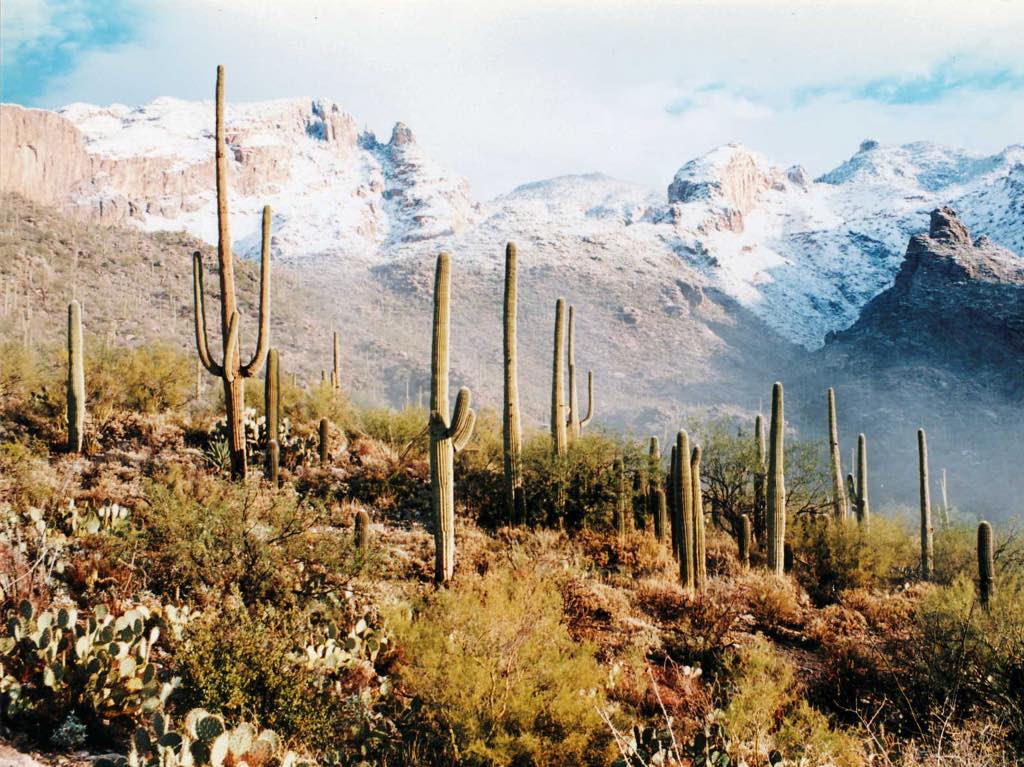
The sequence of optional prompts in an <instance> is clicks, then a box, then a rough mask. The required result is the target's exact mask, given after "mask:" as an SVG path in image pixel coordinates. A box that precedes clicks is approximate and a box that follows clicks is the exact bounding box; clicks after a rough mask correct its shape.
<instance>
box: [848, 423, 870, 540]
mask: <svg viewBox="0 0 1024 767" xmlns="http://www.w3.org/2000/svg"><path fill="white" fill-rule="evenodd" d="M846 491H847V493H849V495H850V503H852V504H853V508H854V511H855V512H856V514H857V524H859V525H861V526H862V527H867V526H868V524H869V523H870V522H871V507H870V505H869V504H868V439H867V437H865V436H864V435H863V434H858V435H857V480H856V482H854V479H853V474H847V475H846Z"/></svg>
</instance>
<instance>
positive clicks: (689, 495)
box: [673, 431, 695, 589]
mask: <svg viewBox="0 0 1024 767" xmlns="http://www.w3.org/2000/svg"><path fill="white" fill-rule="evenodd" d="M675 464H676V471H675V488H676V489H675V493H674V495H675V498H674V499H673V500H674V501H675V509H674V510H673V516H675V517H676V518H677V519H678V520H679V522H678V525H679V531H680V538H679V581H680V583H682V585H683V588H686V589H691V588H693V585H694V578H695V575H694V557H693V541H694V530H693V477H692V474H691V471H690V438H689V436H688V435H687V434H686V432H685V431H680V432H679V433H678V434H676V455H675Z"/></svg>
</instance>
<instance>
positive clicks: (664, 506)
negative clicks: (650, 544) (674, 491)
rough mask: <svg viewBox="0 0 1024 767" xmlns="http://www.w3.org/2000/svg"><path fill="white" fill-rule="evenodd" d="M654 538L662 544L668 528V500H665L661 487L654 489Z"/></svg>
mask: <svg viewBox="0 0 1024 767" xmlns="http://www.w3.org/2000/svg"><path fill="white" fill-rule="evenodd" d="M652 498H653V505H654V537H655V538H657V539H658V541H661V542H664V540H665V528H667V527H668V500H667V499H666V498H665V490H664V488H661V487H656V488H654V495H653V496H652Z"/></svg>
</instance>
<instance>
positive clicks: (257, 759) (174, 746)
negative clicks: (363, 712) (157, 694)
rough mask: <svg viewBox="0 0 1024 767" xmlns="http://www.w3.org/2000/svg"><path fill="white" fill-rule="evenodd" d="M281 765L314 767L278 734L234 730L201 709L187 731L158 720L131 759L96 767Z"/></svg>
mask: <svg viewBox="0 0 1024 767" xmlns="http://www.w3.org/2000/svg"><path fill="white" fill-rule="evenodd" d="M242 765H266V766H267V767H269V766H270V765H278V766H279V767H313V765H314V762H312V761H310V760H306V759H302V758H300V757H299V756H297V755H296V754H295V753H293V752H291V751H286V750H285V749H284V748H283V747H282V745H281V739H280V738H279V737H278V736H277V734H276V733H274V731H273V730H263V731H262V732H260V731H258V730H257V729H256V728H255V727H254V726H253V725H251V724H249V723H248V722H242V723H241V724H239V725H238V726H237V727H234V728H230V727H228V726H227V725H226V724H225V722H224V720H223V719H222V718H221V717H219V716H217V715H215V714H211V713H209V712H207V711H204V710H203V709H201V708H195V709H192V710H191V711H189V712H188V714H186V715H185V722H184V727H183V728H182V729H181V731H180V732H179V731H176V730H174V729H173V724H172V722H171V718H170V717H169V716H167V715H165V714H159V713H158V714H156V715H154V716H153V720H152V722H151V724H150V727H149V728H141V727H140V728H139V729H137V730H136V731H135V735H134V737H133V738H132V746H131V751H130V752H129V754H128V756H127V757H103V758H100V759H98V760H97V761H96V762H95V763H94V767H242Z"/></svg>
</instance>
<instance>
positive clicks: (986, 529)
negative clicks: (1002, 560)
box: [978, 522, 996, 610]
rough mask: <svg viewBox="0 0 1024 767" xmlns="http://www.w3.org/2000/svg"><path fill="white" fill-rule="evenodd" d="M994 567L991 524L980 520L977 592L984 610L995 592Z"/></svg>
mask: <svg viewBox="0 0 1024 767" xmlns="http://www.w3.org/2000/svg"><path fill="white" fill-rule="evenodd" d="M995 579H996V568H995V564H994V563H993V560H992V525H990V524H989V523H988V522H981V523H980V524H979V525H978V594H979V596H980V598H981V605H982V607H984V608H985V609H986V610H987V609H988V608H989V606H990V605H991V603H992V596H993V594H995V589H996V587H995Z"/></svg>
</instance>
